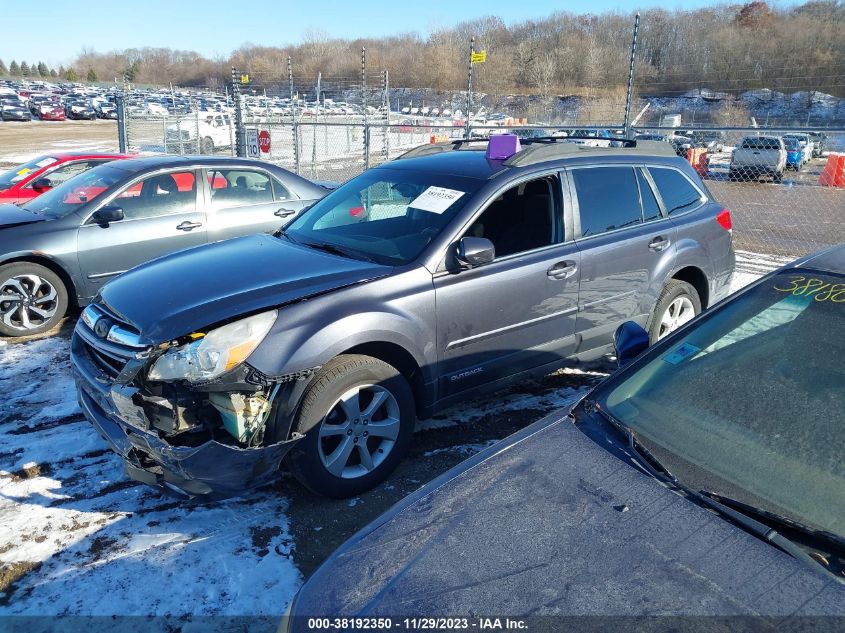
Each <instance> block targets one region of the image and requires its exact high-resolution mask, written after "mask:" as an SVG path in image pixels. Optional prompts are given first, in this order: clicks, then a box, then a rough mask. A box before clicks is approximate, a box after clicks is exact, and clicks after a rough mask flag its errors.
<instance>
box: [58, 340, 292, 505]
mask: <svg viewBox="0 0 845 633" xmlns="http://www.w3.org/2000/svg"><path fill="white" fill-rule="evenodd" d="M71 363H72V368H73V376H74V380H75V382H76V388H77V397H78V400H79V406H80V407H81V409H82V412H83V413H84V414H85V417H86V418H87V419H88V421H89V422H91V424H93V425H94V428H95V429H97V431H98V432H99V434H100V435H101V436H102V437H103V439H105V440H106V442H108V444H109V446H110V447H111V448H112V450H114V451H115V452H116V453H117V454H118V455H120V456H121V458H123V462H124V466H125V468H126V474H127V475H129V477H131V478H132V479H135V480H137V481H141V482H144V483H147V484H151V485H154V486H158V487H161V488H163V489H165V490H167V491H169V492H175V493H177V494H180V495H182V496H186V497H200V496H201V497H204V498H209V499H223V498H226V497H231V496H235V495H238V494H241V493H243V492H244V491H245V490H248V489H250V488H254V487H255V486H259V485H261V484H263V483H266V482H267V481H270V480H272V479H273V478H274V477H275V476H276V474H277V473H278V471H279V466H280V464H281V461H282V458H284V456H285V455H286V454H287V452H288V451H289V450H290V449H291V448H292V447H293V445H294V444H295V443H296V442H297V441H298V440H299V438H296V439H291V440H287V441H285V442H280V443H277V444H273V445H271V446H262V447H258V448H240V447H237V446H230V445H227V444H222V443H220V442H217V441H214V440H209V441H207V442H205V443H204V444H200V445H199V446H173V445H171V444H169V443H168V442H166V441H165V440H163V439H162V438H160V437H159V436H158V434H157V433H156V432H155V431H151V430H149V428H150V427H149V424H148V422H147V418H146V413H145V412H144V409H143V408H142V407H141V406H138V405H137V404H135V403H134V402H133V396H134V395H135V393H137V389H134V388H132V387H127V386H123V385H119V384H116V383H114V381H113V379H112V378H110V377H109V376H108V375H107V374H106V373H105V372H104V371H102V370H101V369H100V367H98V366H97V364H96V363H94V361H93V360H92V359H91V357H90V354H89V351H88V349H87V347H86V344H85V342H84V340H83V339H82V337H81V336H80V334H79V333H78V332H74V335H73V340H72V343H71Z"/></svg>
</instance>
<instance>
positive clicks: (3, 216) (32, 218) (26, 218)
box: [0, 204, 46, 229]
mask: <svg viewBox="0 0 845 633" xmlns="http://www.w3.org/2000/svg"><path fill="white" fill-rule="evenodd" d="M45 219H46V218H44V217H42V216H40V215H36V214H35V213H32V212H30V211H27V210H25V209H22V208H20V207H19V206H18V205H16V204H0V229H3V228H7V227H10V226H18V225H20V224H31V223H32V222H42V221H44V220H45Z"/></svg>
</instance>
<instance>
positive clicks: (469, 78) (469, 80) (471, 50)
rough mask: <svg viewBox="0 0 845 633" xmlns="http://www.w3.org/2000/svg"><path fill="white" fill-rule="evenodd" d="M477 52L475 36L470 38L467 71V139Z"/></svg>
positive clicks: (467, 136)
mask: <svg viewBox="0 0 845 633" xmlns="http://www.w3.org/2000/svg"><path fill="white" fill-rule="evenodd" d="M473 53H475V36H473V37H471V38H470V39H469V71H468V72H467V111H466V131H465V136H466V139H467V140H469V136H470V122H469V113H470V109H471V108H472V55H473Z"/></svg>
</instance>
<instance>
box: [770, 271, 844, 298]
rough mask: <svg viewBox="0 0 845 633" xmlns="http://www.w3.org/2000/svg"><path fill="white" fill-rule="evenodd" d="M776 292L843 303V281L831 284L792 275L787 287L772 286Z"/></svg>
mask: <svg viewBox="0 0 845 633" xmlns="http://www.w3.org/2000/svg"><path fill="white" fill-rule="evenodd" d="M774 289H775V290H777V291H778V292H788V293H789V294H791V295H793V296H795V297H812V298H813V299H814V300H816V301H819V302H821V301H832V302H833V303H845V283H842V284H832V283H830V282H828V281H824V280H822V279H814V278H812V277H810V278H809V279H808V278H807V277H802V276H800V275H794V276H793V277H792V280H791V284H790V285H789V287H787V288H779V287H778V286H774Z"/></svg>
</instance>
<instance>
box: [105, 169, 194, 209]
mask: <svg viewBox="0 0 845 633" xmlns="http://www.w3.org/2000/svg"><path fill="white" fill-rule="evenodd" d="M114 204H116V205H118V206H120V207H121V208H122V209H123V214H124V216H125V217H126V219H129V220H132V219H138V218H152V217H157V216H161V215H175V214H177V213H191V212H193V211H196V208H197V183H196V176H195V174H194V172H192V171H180V172H169V173H165V174H156V175H155V176H150V177H148V178H145V179H144V180H142V181H141V182H137V183H135V184H134V185H132V186H131V187H128V188H127V189H125V190H124V191H122V192H121V193H120V195H118V196H117V198H115V199H114Z"/></svg>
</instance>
